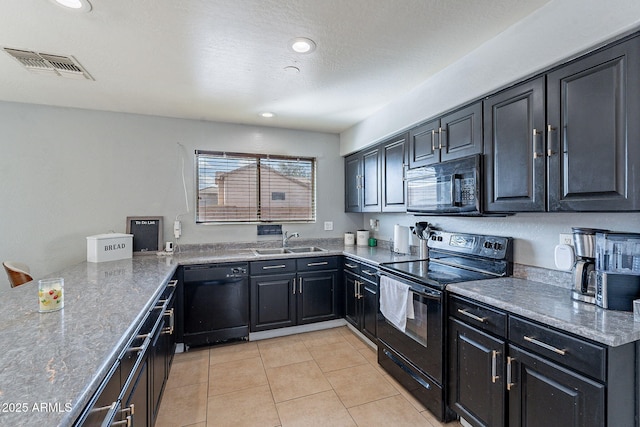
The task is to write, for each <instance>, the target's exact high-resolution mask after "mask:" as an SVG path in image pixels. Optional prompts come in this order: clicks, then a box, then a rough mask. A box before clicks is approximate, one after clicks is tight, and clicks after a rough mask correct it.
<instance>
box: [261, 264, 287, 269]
mask: <svg viewBox="0 0 640 427" xmlns="http://www.w3.org/2000/svg"><path fill="white" fill-rule="evenodd" d="M285 267H286V265H284V264H280V265H265V266H264V267H262V269H263V270H271V269H272V268H285Z"/></svg>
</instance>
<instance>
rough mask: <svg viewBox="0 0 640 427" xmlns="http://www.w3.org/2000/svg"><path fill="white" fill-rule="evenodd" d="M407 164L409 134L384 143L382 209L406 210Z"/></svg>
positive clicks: (384, 210)
mask: <svg viewBox="0 0 640 427" xmlns="http://www.w3.org/2000/svg"><path fill="white" fill-rule="evenodd" d="M406 164H407V134H403V135H401V136H399V137H396V138H393V139H392V140H391V141H388V142H386V143H384V144H382V211H383V212H405V211H406V209H407V202H406V194H407V191H406V185H405V181H404V168H405V165H406Z"/></svg>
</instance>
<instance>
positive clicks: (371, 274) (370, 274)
mask: <svg viewBox="0 0 640 427" xmlns="http://www.w3.org/2000/svg"><path fill="white" fill-rule="evenodd" d="M362 272H363V273H364V274H366V275H367V276H375V275H376V273H375V272H373V273H372V272H370V271H369V270H362Z"/></svg>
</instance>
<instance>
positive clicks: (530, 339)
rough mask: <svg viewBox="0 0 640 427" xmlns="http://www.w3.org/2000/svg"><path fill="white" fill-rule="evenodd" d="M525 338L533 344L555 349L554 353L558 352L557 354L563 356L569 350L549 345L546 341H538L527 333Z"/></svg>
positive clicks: (551, 349)
mask: <svg viewBox="0 0 640 427" xmlns="http://www.w3.org/2000/svg"><path fill="white" fill-rule="evenodd" d="M524 340H525V341H528V342H530V343H531V344H535V345H537V346H539V347H542V348H544V349H547V350H550V351H553V352H554V353H557V354H559V355H561V356H564V355H565V353H566V352H567V351H566V350H560V349H559V348H556V347H554V346H552V345H549V344H547V343H544V342H542V341H538V340H537V339H535V338H531V337H528V336H526V335H525V336H524Z"/></svg>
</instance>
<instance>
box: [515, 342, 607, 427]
mask: <svg viewBox="0 0 640 427" xmlns="http://www.w3.org/2000/svg"><path fill="white" fill-rule="evenodd" d="M507 370H508V375H510V378H508V379H507V381H509V379H510V380H511V382H510V383H509V384H508V385H507V386H508V387H509V426H524V427H527V426H530V427H533V426H548V427H553V426H558V427H567V426H576V427H577V426H603V425H605V421H604V420H605V418H604V415H605V413H604V411H605V387H604V385H602V384H599V383H597V382H595V381H592V380H590V379H588V378H586V377H583V376H581V375H579V374H577V373H575V372H573V371H570V370H568V369H565V368H562V367H560V366H558V365H555V364H553V363H551V362H549V361H547V360H546V359H542V358H540V357H538V356H535V355H533V354H531V353H528V352H526V351H524V350H521V349H519V348H517V347H514V346H512V345H509V359H508V366H507Z"/></svg>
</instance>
